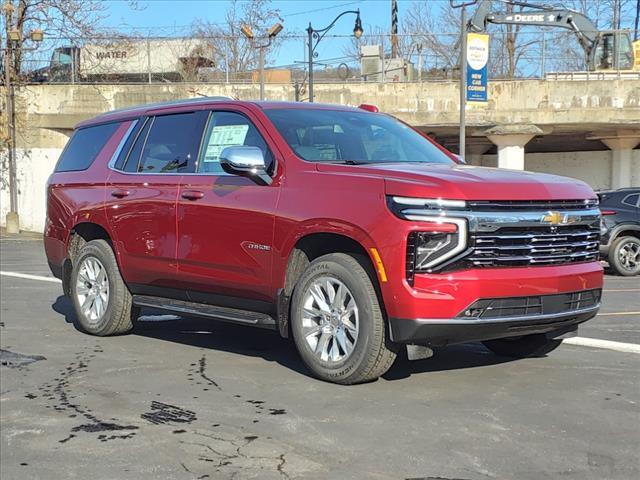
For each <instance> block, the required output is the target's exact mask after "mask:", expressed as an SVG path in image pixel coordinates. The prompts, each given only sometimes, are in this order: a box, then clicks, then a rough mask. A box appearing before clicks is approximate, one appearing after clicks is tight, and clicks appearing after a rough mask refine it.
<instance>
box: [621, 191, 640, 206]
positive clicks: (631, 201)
mask: <svg viewBox="0 0 640 480" xmlns="http://www.w3.org/2000/svg"><path fill="white" fill-rule="evenodd" d="M639 198H640V194H638V193H635V194H633V195H627V196H626V197H624V199H623V200H622V203H624V204H625V205H629V206H630V207H635V206H637V205H638V199H639Z"/></svg>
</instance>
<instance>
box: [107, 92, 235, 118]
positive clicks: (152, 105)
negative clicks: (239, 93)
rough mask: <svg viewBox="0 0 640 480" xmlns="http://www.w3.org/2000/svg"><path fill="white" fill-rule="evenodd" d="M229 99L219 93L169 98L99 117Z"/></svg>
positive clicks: (121, 109)
mask: <svg viewBox="0 0 640 480" xmlns="http://www.w3.org/2000/svg"><path fill="white" fill-rule="evenodd" d="M229 100H231V101H233V98H231V97H224V96H221V95H216V96H211V97H206V96H202V97H196V98H181V99H177V100H169V101H166V102H157V103H149V104H144V103H143V104H141V105H133V106H131V107H125V108H120V109H117V110H110V111H108V112H105V113H103V114H102V115H99V117H102V116H105V115H112V114H114V113H126V112H132V111H134V110H140V109H142V108H144V109H154V108H162V107H171V106H173V105H192V104H198V103H209V102H224V101H229Z"/></svg>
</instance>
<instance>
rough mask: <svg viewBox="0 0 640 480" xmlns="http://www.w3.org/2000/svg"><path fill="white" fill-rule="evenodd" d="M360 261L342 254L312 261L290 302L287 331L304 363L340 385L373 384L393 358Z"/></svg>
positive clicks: (376, 301)
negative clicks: (289, 317) (370, 382)
mask: <svg viewBox="0 0 640 480" xmlns="http://www.w3.org/2000/svg"><path fill="white" fill-rule="evenodd" d="M361 262H363V261H362V260H361V261H358V259H357V257H355V256H352V255H348V254H345V253H331V254H328V255H324V256H322V257H319V258H317V259H315V260H314V261H313V262H311V263H310V264H309V266H308V267H307V269H306V270H305V271H304V273H303V274H302V275H301V277H300V278H299V280H298V282H297V283H296V286H295V288H294V291H293V297H292V303H291V330H292V333H293V338H294V341H295V344H296V347H297V349H298V352H299V353H300V356H301V357H302V360H303V362H304V363H305V365H306V366H307V367H308V368H309V370H311V372H312V373H313V374H314V375H315V376H316V377H318V378H320V379H322V380H326V381H329V382H333V383H339V384H343V385H351V384H356V383H362V382H367V381H371V380H376V379H377V378H378V377H380V376H381V375H383V374H384V373H385V372H386V371H387V370H389V368H390V367H391V365H392V364H393V362H394V360H395V358H396V351H397V349H396V346H395V345H394V344H393V343H392V342H391V341H390V340H389V338H388V336H387V332H386V322H385V318H384V315H383V313H382V310H381V308H380V303H379V301H378V296H377V295H376V290H375V288H374V286H373V283H372V280H371V278H370V277H369V275H368V274H367V271H366V270H365V268H364V267H363V264H362V263H361Z"/></svg>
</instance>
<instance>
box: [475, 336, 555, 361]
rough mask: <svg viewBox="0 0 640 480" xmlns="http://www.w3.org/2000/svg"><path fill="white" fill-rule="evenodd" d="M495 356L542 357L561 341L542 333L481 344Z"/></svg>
mask: <svg viewBox="0 0 640 480" xmlns="http://www.w3.org/2000/svg"><path fill="white" fill-rule="evenodd" d="M482 343H483V345H484V346H485V347H487V348H488V349H489V350H491V351H492V352H493V353H495V354H496V355H500V356H501V357H511V358H526V357H542V356H544V355H546V354H547V353H549V352H551V351H553V350H555V349H556V348H558V347H559V346H560V344H561V343H562V339H550V338H547V336H546V335H544V334H543V333H540V334H535V335H526V336H524V337H516V338H500V339H497V340H487V341H485V342H482Z"/></svg>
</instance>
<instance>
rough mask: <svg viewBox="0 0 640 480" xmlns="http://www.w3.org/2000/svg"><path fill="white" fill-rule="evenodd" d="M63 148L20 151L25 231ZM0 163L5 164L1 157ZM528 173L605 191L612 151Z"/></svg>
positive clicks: (41, 215)
mask: <svg viewBox="0 0 640 480" xmlns="http://www.w3.org/2000/svg"><path fill="white" fill-rule="evenodd" d="M61 152H62V148H34V149H31V150H28V151H23V150H19V158H18V165H19V168H18V188H19V212H20V224H21V228H22V229H23V230H28V231H33V232H42V231H43V228H44V220H45V215H46V191H45V185H46V182H47V179H48V178H49V175H50V174H51V172H52V171H53V168H54V166H55V163H56V161H57V160H58V157H59V155H60V153H61ZM633 155H634V157H633V162H634V166H633V169H634V170H633V171H634V174H635V177H634V178H633V180H632V182H633V183H632V185H634V186H640V150H634V152H633ZM0 160H2V161H4V158H2V156H1V154H0ZM473 163H474V164H481V165H484V166H495V164H496V156H495V155H483V156H482V157H481V158H479V162H473ZM525 165H526V169H527V170H531V171H535V172H545V173H554V174H557V175H564V176H571V177H574V178H579V179H581V180H584V181H585V182H587V183H588V184H590V185H591V186H592V187H593V188H594V189H605V188H609V187H610V185H611V152H610V151H606V150H605V151H598V152H567V153H530V154H527V155H526V156H525ZM6 181H7V178H6V170H5V169H3V171H2V177H1V178H0V182H1V184H2V185H3V187H2V189H1V191H0V224H2V225H4V222H5V216H6V214H7V211H8V210H9V194H8V189H7V188H5V186H6Z"/></svg>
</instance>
